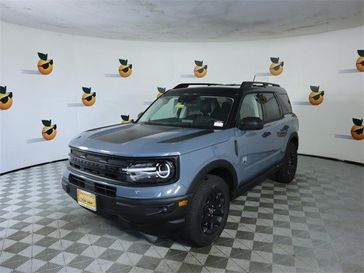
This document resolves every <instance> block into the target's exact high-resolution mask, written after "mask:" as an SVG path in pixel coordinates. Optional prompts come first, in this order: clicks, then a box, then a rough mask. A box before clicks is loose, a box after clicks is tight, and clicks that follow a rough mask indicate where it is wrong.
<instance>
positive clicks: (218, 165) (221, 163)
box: [187, 159, 238, 193]
mask: <svg viewBox="0 0 364 273" xmlns="http://www.w3.org/2000/svg"><path fill="white" fill-rule="evenodd" d="M215 169H225V170H227V171H228V173H229V176H230V177H231V180H232V181H226V183H227V184H228V185H229V187H230V188H231V190H232V191H234V190H235V189H236V188H237V186H238V176H237V174H236V171H235V168H234V166H233V165H232V164H231V163H230V162H229V161H227V160H224V159H219V160H215V161H212V162H210V163H208V164H207V165H206V166H205V167H203V168H202V169H201V170H200V171H199V172H198V173H197V175H196V176H195V177H194V179H193V180H192V182H191V184H190V186H189V187H188V191H187V192H188V193H193V192H194V190H195V188H196V186H197V185H198V183H199V182H201V181H202V180H203V179H204V178H205V177H206V175H207V174H209V173H210V172H211V171H213V170H215Z"/></svg>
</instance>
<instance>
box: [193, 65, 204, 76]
mask: <svg viewBox="0 0 364 273" xmlns="http://www.w3.org/2000/svg"><path fill="white" fill-rule="evenodd" d="M193 74H195V77H197V78H203V77H205V76H206V74H207V65H204V64H203V61H195V68H194V69H193Z"/></svg>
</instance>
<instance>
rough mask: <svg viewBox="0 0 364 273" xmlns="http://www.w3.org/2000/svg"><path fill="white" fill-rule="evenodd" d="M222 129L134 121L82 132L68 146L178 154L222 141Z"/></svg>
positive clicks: (134, 154)
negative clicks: (159, 124)
mask: <svg viewBox="0 0 364 273" xmlns="http://www.w3.org/2000/svg"><path fill="white" fill-rule="evenodd" d="M226 131H228V130H206V129H194V128H181V127H170V126H157V125H147V124H139V123H135V124H128V125H115V126H109V127H104V128H99V129H94V130H89V131H86V132H84V133H82V134H81V135H80V136H78V137H76V138H75V139H73V140H72V141H71V143H70V146H71V148H72V147H73V148H77V149H81V150H88V151H90V152H95V153H104V154H105V153H106V154H110V155H117V156H130V157H149V156H168V155H179V154H183V153H188V152H192V151H194V150H197V149H202V148H205V147H208V146H210V145H214V144H216V143H219V142H224V141H225V140H226V139H227V136H228V134H227V132H226Z"/></svg>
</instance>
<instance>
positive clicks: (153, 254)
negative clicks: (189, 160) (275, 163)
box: [0, 157, 364, 273]
mask: <svg viewBox="0 0 364 273" xmlns="http://www.w3.org/2000/svg"><path fill="white" fill-rule="evenodd" d="M65 166H66V162H58V163H53V164H48V165H43V166H39V167H34V168H31V169H26V170H22V171H18V172H15V173H11V174H7V175H3V176H1V177H0V272H2V273H5V272H13V271H14V272H140V273H145V272H153V271H154V272H168V273H169V272H189V273H190V272H271V271H275V272H363V271H364V266H363V255H364V254H363V245H364V242H363V238H364V237H363V231H364V210H363V196H364V195H363V194H364V192H363V181H364V179H363V178H364V168H363V167H360V166H355V165H349V164H346V163H341V162H335V161H328V160H323V159H317V158H310V157H300V158H299V168H298V172H297V177H296V179H295V181H294V182H293V183H291V184H290V185H284V184H278V183H274V182H273V181H270V180H266V181H265V182H263V183H262V184H261V185H258V186H256V187H255V188H253V189H251V190H250V191H248V192H247V193H246V194H244V195H242V196H240V197H239V198H237V199H236V200H235V201H233V202H232V203H231V210H230V216H229V219H228V224H227V226H226V229H225V230H224V232H223V234H222V235H221V237H220V239H219V240H218V241H217V242H216V243H215V244H213V245H212V246H209V247H205V248H191V247H190V246H188V245H187V244H185V243H184V242H183V241H182V240H181V239H180V236H179V234H178V232H176V231H173V230H170V229H169V228H168V227H165V228H163V229H162V230H161V229H160V227H158V232H155V230H156V228H155V227H148V228H146V227H144V228H142V229H140V228H135V227H133V226H129V225H128V224H126V223H123V222H122V221H120V220H111V219H105V218H102V217H100V216H98V215H96V214H93V213H92V212H89V211H87V210H85V209H83V208H81V207H79V206H78V205H77V204H76V203H75V202H74V201H73V200H71V198H70V197H69V196H68V195H66V194H65V193H64V192H63V190H62V189H61V186H60V175H61V173H62V171H63V169H64V168H65ZM146 231H150V232H148V233H146Z"/></svg>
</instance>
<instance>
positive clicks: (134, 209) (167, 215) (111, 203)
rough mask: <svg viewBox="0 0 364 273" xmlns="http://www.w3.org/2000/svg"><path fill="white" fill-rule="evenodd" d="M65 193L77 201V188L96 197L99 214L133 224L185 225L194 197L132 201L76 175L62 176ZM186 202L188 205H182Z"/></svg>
mask: <svg viewBox="0 0 364 273" xmlns="http://www.w3.org/2000/svg"><path fill="white" fill-rule="evenodd" d="M62 187H63V190H64V191H65V192H66V193H67V194H68V195H70V196H71V197H72V198H73V199H74V200H76V201H77V189H81V190H84V191H87V192H90V193H93V194H95V196H96V204H97V209H96V212H97V213H98V214H101V215H102V214H111V215H117V216H120V217H122V218H124V219H126V220H128V221H130V222H135V223H147V222H154V221H163V222H171V223H179V222H183V220H184V217H185V215H186V212H187V210H188V207H189V205H188V203H189V201H190V198H191V195H190V194H189V195H183V196H179V197H172V198H160V199H159V198H155V199H131V198H124V197H119V196H116V189H115V187H114V186H113V185H105V184H101V183H100V184H99V183H97V182H91V183H90V182H89V181H85V180H83V179H80V178H79V177H77V176H75V175H73V174H72V173H71V174H70V175H69V176H68V177H65V176H63V177H62ZM183 200H187V205H184V206H179V202H180V201H183Z"/></svg>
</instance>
